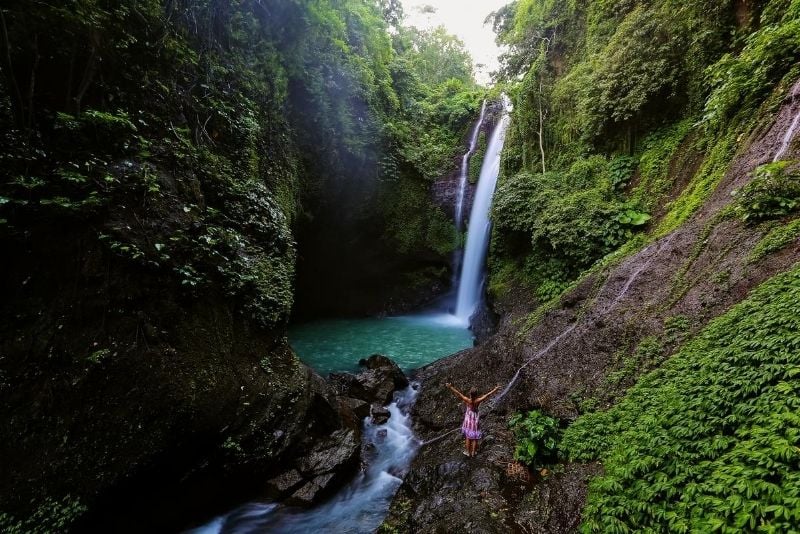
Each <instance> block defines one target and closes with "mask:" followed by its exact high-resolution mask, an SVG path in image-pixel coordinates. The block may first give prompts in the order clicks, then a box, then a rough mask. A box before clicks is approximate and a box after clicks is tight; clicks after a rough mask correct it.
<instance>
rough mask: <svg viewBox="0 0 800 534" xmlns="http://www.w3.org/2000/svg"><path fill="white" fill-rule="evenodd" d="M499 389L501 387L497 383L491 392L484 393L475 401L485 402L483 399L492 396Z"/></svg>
mask: <svg viewBox="0 0 800 534" xmlns="http://www.w3.org/2000/svg"><path fill="white" fill-rule="evenodd" d="M498 389H500V384H497V385H496V386H495V387H494V389H493V390H491V391H490V392H489V393H487V394H486V395H483V396H482V397H478V398H477V399H476V400H475V402H483V401H485V400H486V399H488V398H489V397H490V396H492V395H493V394H494V392H495V391H497V390H498Z"/></svg>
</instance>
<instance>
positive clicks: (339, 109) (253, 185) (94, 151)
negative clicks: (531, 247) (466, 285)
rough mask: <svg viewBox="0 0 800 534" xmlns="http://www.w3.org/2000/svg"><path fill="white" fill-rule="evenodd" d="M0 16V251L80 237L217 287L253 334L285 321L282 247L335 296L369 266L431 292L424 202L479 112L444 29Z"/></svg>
mask: <svg viewBox="0 0 800 534" xmlns="http://www.w3.org/2000/svg"><path fill="white" fill-rule="evenodd" d="M0 15H2V17H3V19H2V23H3V32H4V33H3V45H4V50H3V64H2V73H3V77H2V81H1V82H0V83H2V85H0V121H2V130H3V147H2V151H0V158H2V160H1V161H0V163H1V164H2V166H3V169H4V175H5V179H4V180H3V183H2V184H0V188H2V189H1V190H0V202H2V206H1V207H0V209H2V213H0V216H1V217H2V218H0V231H1V232H2V234H3V236H4V237H5V238H9V239H23V238H24V237H25V236H26V234H27V233H28V232H30V231H32V230H31V229H32V228H38V229H40V230H41V231H45V230H44V229H45V228H46V225H48V224H54V223H56V222H57V223H58V224H86V225H87V226H88V227H92V228H95V229H96V231H95V236H94V238H95V239H97V240H100V241H102V243H103V244H104V246H105V247H106V248H107V249H108V250H109V251H111V252H112V253H114V254H116V255H119V256H121V257H124V258H126V259H127V260H129V261H130V262H133V263H135V264H138V265H141V266H142V267H144V268H147V269H156V270H160V271H162V272H164V273H168V276H169V277H171V278H172V279H174V281H175V283H177V284H181V285H182V286H183V287H184V288H185V290H186V291H187V292H190V293H191V292H194V293H199V292H201V291H202V289H203V287H205V286H207V285H209V284H219V285H222V286H223V287H225V288H226V290H227V292H228V293H229V294H230V295H232V296H234V297H236V298H237V299H240V301H241V303H242V307H243V309H244V310H245V311H246V313H247V314H248V315H251V316H253V317H256V318H258V319H259V321H260V322H262V324H264V325H266V326H271V325H276V324H279V323H281V322H283V321H285V319H286V317H287V315H288V312H289V310H290V308H291V306H292V301H293V277H294V272H295V269H294V264H295V258H296V256H297V252H296V247H295V241H296V240H297V239H298V238H299V240H300V249H301V261H300V263H301V266H302V265H303V264H304V263H303V260H304V259H306V260H307V261H306V262H305V263H306V264H313V265H319V264H320V263H326V262H327V263H328V264H330V269H331V272H332V276H331V277H330V278H329V279H328V280H329V282H331V284H332V285H335V284H336V281H337V277H336V276H335V273H337V272H348V271H355V272H357V273H359V272H361V273H363V272H364V270H365V269H364V267H363V265H359V262H360V261H365V262H366V261H369V258H365V256H364V255H363V250H364V249H370V248H371V249H377V250H378V251H380V252H383V253H388V251H394V252H395V254H394V256H395V258H396V257H397V256H400V258H403V257H405V258H411V259H412V260H413V259H414V258H417V257H425V258H429V260H428V261H427V263H426V262H423V267H425V268H429V271H426V272H422V273H420V272H416V271H415V270H416V269H417V268H418V266H419V262H416V261H411V265H412V266H411V268H409V269H408V272H403V270H402V269H401V273H400V274H407V275H409V276H410V277H412V278H413V275H415V274H416V275H418V277H422V278H424V277H425V276H428V277H436V276H441V273H440V272H438V271H437V269H440V268H441V266H442V265H447V259H446V257H447V253H448V252H449V251H450V249H451V248H452V246H453V243H454V242H455V236H454V229H453V226H452V224H451V222H449V221H448V220H447V218H446V217H445V216H444V214H443V213H442V212H441V210H439V209H437V208H435V207H434V206H433V205H432V203H431V201H430V199H429V195H428V184H429V183H430V181H431V180H432V179H434V178H436V177H438V176H439V175H441V174H442V173H443V172H445V171H447V170H449V167H450V165H452V162H451V160H452V157H453V156H454V154H455V153H456V152H457V151H458V150H457V148H458V145H459V143H460V142H461V135H462V131H463V130H464V129H465V128H466V127H467V123H468V122H469V121H470V120H473V118H474V116H475V114H476V111H477V109H478V106H479V105H480V98H479V97H480V91H479V90H478V88H477V87H476V86H475V84H474V81H473V77H472V63H471V59H470V57H469V55H468V54H467V53H466V52H465V51H464V49H463V45H462V43H460V42H459V41H458V40H457V39H456V38H454V37H452V36H450V35H447V34H446V33H445V32H444V30H443V29H442V28H438V29H435V30H429V31H421V30H417V29H415V28H406V27H404V26H402V23H401V19H402V11H401V7H400V5H399V4H398V3H397V2H391V1H386V2H354V1H336V0H330V1H326V0H322V1H314V2H302V1H281V2H260V1H255V0H254V1H236V2H221V1H213V0H186V1H182V0H181V1H167V2H162V1H156V0H152V1H147V0H143V1H136V2H118V1H102V0H85V1H84V0H72V1H70V2H35V3H33V4H31V3H30V2H26V1H12V2H9V3H6V4H5V5H4V7H3V9H2V12H0ZM364 228H369V229H370V232H369V233H366V232H365V230H364ZM293 231H294V235H296V236H299V237H298V238H295V237H293V233H292V232H293ZM344 231H347V232H349V234H347V235H348V239H349V241H348V240H343V239H340V236H341V235H343V234H342V232H344ZM311 235H313V236H314V237H313V239H312V238H311V237H309V236H311ZM306 237H308V240H307V241H306V240H305V238H306ZM325 241H332V242H334V243H335V245H336V250H334V251H330V250H327V249H325V247H324V245H320V243H324V242H325ZM367 243H370V244H371V246H370V247H367V246H366V244H367ZM398 252H399V254H398ZM240 253H241V254H240ZM395 261H397V259H395ZM337 264H339V267H341V268H337ZM313 265H312V267H310V269H315V268H316V267H314V266H313ZM431 266H433V267H431ZM380 267H386V265H381V266H380ZM434 267H435V268H434ZM378 270H380V268H378ZM301 283H302V281H301ZM324 296H325V295H324V294H321V295H318V297H319V298H323V297H324Z"/></svg>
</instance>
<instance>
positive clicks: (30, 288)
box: [0, 226, 359, 532]
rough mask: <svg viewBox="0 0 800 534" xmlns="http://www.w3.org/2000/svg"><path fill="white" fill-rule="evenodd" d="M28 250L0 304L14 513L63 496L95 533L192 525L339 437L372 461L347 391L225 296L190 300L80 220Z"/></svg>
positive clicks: (20, 246)
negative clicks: (344, 398) (344, 410)
mask: <svg viewBox="0 0 800 534" xmlns="http://www.w3.org/2000/svg"><path fill="white" fill-rule="evenodd" d="M91 237H93V236H91ZM7 244H8V243H7ZM13 245H14V246H11V247H8V248H6V250H7V251H9V252H10V255H9V261H7V262H5V265H4V276H3V277H2V292H3V294H4V295H6V296H7V297H9V299H10V300H9V301H7V302H15V303H16V304H15V305H14V306H13V307H12V306H9V305H4V306H3V307H2V308H1V309H0V323H1V324H2V326H0V339H2V342H0V353H1V354H2V373H3V374H2V386H1V387H2V390H1V391H0V396H1V397H2V417H0V429H1V430H2V433H3V435H4V436H6V439H4V440H3V444H2V445H0V449H1V450H0V455H2V457H3V459H4V461H3V466H4V467H3V477H2V491H0V494H1V495H2V498H1V499H0V509H2V510H3V511H4V512H6V513H10V514H12V515H16V514H19V515H21V516H23V517H24V516H25V514H26V513H30V512H31V508H30V507H31V506H32V505H31V503H32V502H34V501H35V502H41V499H43V498H44V497H49V498H51V499H53V500H56V501H59V502H61V501H62V500H64V501H65V502H66V503H67V504H75V503H78V504H77V505H76V506H81V507H87V508H88V510H87V513H86V514H85V517H84V519H83V523H82V524H83V526H84V528H87V529H95V530H97V529H101V530H105V531H112V530H113V531H139V532H141V531H142V530H151V529H156V528H158V529H162V528H166V527H168V526H171V527H172V528H177V527H180V526H182V521H185V520H186V518H187V517H197V516H198V515H202V514H204V513H208V512H209V511H210V510H213V509H221V508H224V507H226V506H227V505H229V504H231V503H230V502H225V497H223V498H222V500H219V499H220V496H221V495H225V496H227V498H228V499H230V500H231V501H235V500H236V499H237V498H239V497H240V496H242V495H247V494H251V493H253V492H258V491H263V487H261V486H262V484H263V481H264V480H266V479H267V478H268V477H269V475H270V473H272V472H274V471H275V469H276V465H278V464H279V463H280V462H283V461H287V459H291V458H294V457H298V456H303V455H304V454H306V453H307V452H309V451H311V450H312V447H313V446H314V442H315V441H316V440H317V439H319V438H322V437H323V436H328V435H331V434H332V435H333V436H339V437H340V438H341V440H340V441H342V442H347V441H348V440H349V441H352V442H354V443H355V445H354V446H353V447H352V450H353V451H354V453H357V451H358V446H359V445H358V437H357V436H356V432H357V431H356V430H353V429H352V426H353V425H352V423H349V422H348V421H347V417H343V416H342V415H341V413H340V408H339V403H338V401H337V399H336V397H335V395H334V392H333V391H332V390H331V389H330V388H329V387H328V386H327V385H326V383H325V382H324V381H323V380H322V378H321V377H319V376H318V375H316V374H315V373H313V372H312V371H311V370H310V369H308V368H307V367H306V366H305V365H303V364H302V363H301V362H300V361H299V360H298V359H297V357H296V356H295V355H294V353H293V352H292V350H291V349H290V347H289V346H288V345H287V342H286V339H285V338H284V337H283V334H282V332H280V331H269V330H265V329H264V328H263V327H260V326H257V325H254V324H253V323H252V322H251V321H249V320H248V319H247V318H246V317H243V315H242V314H241V313H240V311H239V310H238V309H237V307H236V306H235V304H234V302H232V301H231V300H230V299H229V298H227V297H226V296H225V295H222V294H219V293H217V292H215V291H210V290H209V291H207V292H206V293H205V294H204V295H203V298H202V299H199V298H189V297H187V296H185V294H184V293H183V292H182V291H181V290H180V287H179V286H178V285H177V284H175V282H174V281H172V280H170V279H169V278H168V277H167V278H165V277H163V276H159V275H158V274H157V273H158V272H157V271H148V270H146V269H140V268H136V267H134V266H131V264H130V263H129V262H125V261H121V260H119V259H117V258H116V257H115V256H113V255H110V254H108V252H107V251H105V250H103V249H102V248H98V247H97V240H96V239H91V238H88V237H86V236H85V235H82V234H81V232H80V231H77V230H75V229H73V228H70V227H68V226H64V227H62V228H60V229H59V230H57V231H56V230H52V229H51V230H50V232H49V234H48V235H47V236H46V237H45V236H43V235H42V234H40V233H37V232H31V234H30V236H29V240H27V241H16V242H14V244H13ZM54 264H57V265H58V268H57V269H53V268H50V267H52V266H53V265H54ZM81 295H89V296H90V297H89V298H80V296H81ZM89 318H91V321H92V322H91V324H89V325H88V327H87V325H86V324H85V322H86V321H87V320H90V319H89ZM348 427H350V428H349V429H348ZM340 434H341V435H340ZM326 439H330V438H326ZM343 463H345V464H346V463H347V462H343ZM352 464H353V462H352V461H351V462H350V465H351V467H353V468H354V465H352ZM356 464H357V462H356ZM11 466H13V469H9V468H10V467H11ZM212 488H213V490H214V491H213V492H212V491H211V489H212ZM44 512H45V513H49V512H52V510H44Z"/></svg>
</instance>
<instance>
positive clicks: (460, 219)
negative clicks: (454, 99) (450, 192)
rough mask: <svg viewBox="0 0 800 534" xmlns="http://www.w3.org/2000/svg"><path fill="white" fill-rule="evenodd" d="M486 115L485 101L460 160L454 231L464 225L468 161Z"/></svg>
mask: <svg viewBox="0 0 800 534" xmlns="http://www.w3.org/2000/svg"><path fill="white" fill-rule="evenodd" d="M485 113H486V100H484V101H483V104H482V105H481V114H480V117H478V122H476V123H475V127H474V128H473V129H472V134H471V135H470V137H469V149H468V150H467V152H466V154H464V157H462V158H461V173H460V174H459V177H458V194H457V195H456V213H455V221H456V230H458V231H461V227H462V224H463V223H464V191H465V190H466V189H467V180H468V176H469V159H470V158H471V157H472V155H473V154H475V150H477V149H478V134H479V133H480V131H481V124H483V116H484V114H485Z"/></svg>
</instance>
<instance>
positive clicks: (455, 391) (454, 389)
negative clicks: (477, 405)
mask: <svg viewBox="0 0 800 534" xmlns="http://www.w3.org/2000/svg"><path fill="white" fill-rule="evenodd" d="M445 387H447V388H448V389H450V391H452V392H453V393H455V394H456V396H458V397H460V398H461V400H462V401H464V402H468V401H469V397H467V396H466V395H464V394H463V393H461V392H460V391H458V390H457V389H456V388H454V387H453V384H451V383H450V382H448V383H446V384H445Z"/></svg>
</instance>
